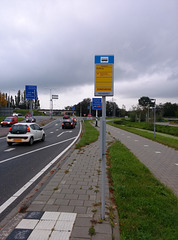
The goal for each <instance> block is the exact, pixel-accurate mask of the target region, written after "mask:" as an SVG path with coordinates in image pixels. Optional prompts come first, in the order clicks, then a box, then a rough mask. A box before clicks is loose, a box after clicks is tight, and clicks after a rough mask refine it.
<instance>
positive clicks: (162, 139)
mask: <svg viewBox="0 0 178 240" xmlns="http://www.w3.org/2000/svg"><path fill="white" fill-rule="evenodd" d="M107 124H109V125H111V126H114V127H117V128H121V129H123V130H126V131H128V132H132V133H135V134H137V135H139V136H142V137H145V138H148V139H151V140H153V141H156V142H159V143H162V144H164V145H166V146H169V147H172V148H175V149H178V138H176V137H174V136H172V135H168V134H167V135H166V136H164V135H162V133H157V132H156V137H155V138H154V133H153V132H151V131H146V130H145V131H143V130H141V129H138V128H134V127H129V126H126V125H119V124H114V123H113V122H112V121H109V122H107Z"/></svg>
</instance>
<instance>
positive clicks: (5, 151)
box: [4, 148, 15, 152]
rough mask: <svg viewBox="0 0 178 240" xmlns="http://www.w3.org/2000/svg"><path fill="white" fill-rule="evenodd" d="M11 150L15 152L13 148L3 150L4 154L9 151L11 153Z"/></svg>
mask: <svg viewBox="0 0 178 240" xmlns="http://www.w3.org/2000/svg"><path fill="white" fill-rule="evenodd" d="M13 150H15V148H9V149H6V150H4V152H10V151H13Z"/></svg>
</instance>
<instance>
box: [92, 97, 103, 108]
mask: <svg viewBox="0 0 178 240" xmlns="http://www.w3.org/2000/svg"><path fill="white" fill-rule="evenodd" d="M92 109H94V110H100V109H102V99H101V98H93V99H92Z"/></svg>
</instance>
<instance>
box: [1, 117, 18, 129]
mask: <svg viewBox="0 0 178 240" xmlns="http://www.w3.org/2000/svg"><path fill="white" fill-rule="evenodd" d="M15 123H18V118H17V117H13V116H12V117H6V118H5V119H4V120H3V121H2V122H1V127H4V126H7V127H10V126H12V125H13V124H15Z"/></svg>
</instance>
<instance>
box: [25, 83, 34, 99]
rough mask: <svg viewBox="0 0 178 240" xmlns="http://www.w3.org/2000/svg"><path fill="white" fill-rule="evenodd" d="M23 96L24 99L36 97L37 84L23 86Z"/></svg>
mask: <svg viewBox="0 0 178 240" xmlns="http://www.w3.org/2000/svg"><path fill="white" fill-rule="evenodd" d="M25 98H26V99H37V86H34V85H26V86H25Z"/></svg>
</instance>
